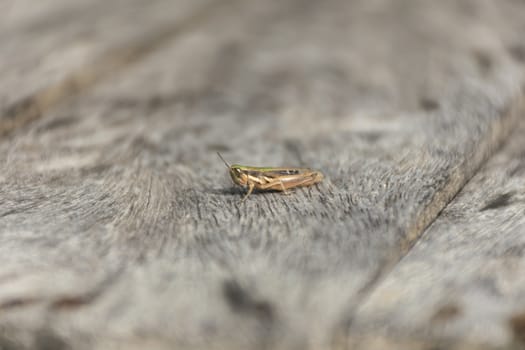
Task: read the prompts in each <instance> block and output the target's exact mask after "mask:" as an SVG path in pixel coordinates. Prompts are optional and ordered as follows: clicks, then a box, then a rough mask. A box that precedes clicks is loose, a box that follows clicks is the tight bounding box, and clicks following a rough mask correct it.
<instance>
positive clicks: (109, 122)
mask: <svg viewBox="0 0 525 350" xmlns="http://www.w3.org/2000/svg"><path fill="white" fill-rule="evenodd" d="M524 10H525V7H524V6H523V5H521V4H519V3H515V2H512V1H507V2H501V3H499V2H498V3H496V2H493V1H483V2H470V1H464V2H455V1H444V2H439V3H437V2H433V1H430V0H428V1H409V0H406V1H399V2H389V1H375V2H370V1H352V2H348V1H336V0H330V1H323V2H315V1H297V0H288V1H273V2H261V1H239V2H232V3H230V4H226V3H221V5H220V6H217V7H216V8H215V10H214V11H212V12H211V13H210V14H208V15H207V16H206V19H205V20H202V21H200V22H199V24H198V25H194V26H191V29H190V30H187V31H185V32H184V33H183V34H181V35H178V36H174V37H173V39H172V40H166V41H164V42H163V44H162V45H159V46H158V47H157V49H156V50H155V51H153V52H152V53H151V55H148V56H147V57H145V56H143V57H142V60H141V61H140V62H138V63H137V64H135V65H133V66H127V67H126V68H127V69H126V70H123V71H120V72H119V73H118V74H116V75H114V76H113V77H112V78H111V79H109V78H108V79H107V81H106V82H105V83H101V84H100V85H98V86H96V88H95V89H93V90H92V91H91V92H89V93H88V92H86V93H84V94H83V95H82V96H79V97H78V98H70V99H68V100H67V101H65V102H64V103H63V104H62V105H61V106H60V107H58V108H55V109H52V110H51V109H50V110H48V111H45V113H43V114H42V115H41V117H40V118H38V119H37V120H35V121H34V122H33V123H31V124H30V125H26V126H25V127H21V126H15V127H14V128H12V129H11V132H10V135H9V138H5V139H4V140H3V141H2V142H0V198H1V201H0V330H1V333H0V334H1V335H2V337H1V338H0V339H1V340H0V344H2V343H3V344H7V345H6V346H12V347H29V348H32V347H38V346H42V345H41V344H44V345H46V346H48V347H51V348H57V347H62V348H69V347H72V348H99V349H103V348H117V347H119V346H123V347H125V348H145V347H152V348H203V349H204V348H205V349H214V348H216V349H223V348H224V349H235V348H239V349H246V348H252V349H256V348H283V349H289V348H312V349H324V348H337V347H339V346H349V345H352V343H350V344H347V343H346V342H347V335H348V332H350V333H349V334H350V336H352V329H353V327H354V325H355V324H358V322H357V320H356V317H357V316H358V315H360V312H361V307H360V306H362V304H363V302H366V301H367V300H369V299H368V298H369V292H370V291H371V290H373V289H374V287H375V286H376V284H377V282H378V281H381V280H383V278H387V277H388V276H387V275H388V273H389V271H390V270H391V269H392V267H393V266H394V265H395V264H396V262H397V261H398V260H399V259H400V258H401V257H402V256H403V255H404V254H405V253H406V252H407V251H408V250H409V249H410V247H411V246H412V245H413V244H414V242H415V241H417V239H418V238H419V236H420V235H421V233H422V232H423V230H424V229H425V227H426V226H427V225H428V224H430V223H431V222H432V221H433V220H434V219H435V218H436V217H437V215H438V214H439V212H440V211H441V210H442V209H443V208H444V207H445V206H446V204H447V203H448V202H449V201H450V200H451V199H452V197H453V196H455V195H456V193H457V192H458V191H459V190H460V189H461V188H462V187H463V185H464V184H465V182H466V181H468V180H469V179H470V178H471V176H472V175H474V173H475V172H476V171H477V169H478V168H479V167H480V166H481V165H482V164H483V163H484V161H485V160H486V159H487V158H488V157H489V156H490V155H491V154H492V153H493V152H494V151H495V150H496V149H497V148H498V147H499V145H500V144H501V142H502V141H503V140H504V139H505V138H506V137H507V135H508V133H509V131H510V130H511V129H512V128H513V127H514V125H515V124H516V122H517V120H518V119H519V118H520V117H521V116H522V114H520V113H521V112H522V94H523V91H522V86H523V84H524V82H525V79H524V76H523V71H522V69H523V67H522V64H523V62H522V57H521V55H520V52H521V51H520V50H521V48H522V47H521V46H520V41H519V40H520V34H519V31H518V29H519V28H521V26H522V23H521V21H520V15H521V14H523V12H524ZM148 52H149V51H148ZM216 151H221V152H222V154H223V155H224V156H225V157H226V158H227V159H228V160H230V161H231V162H236V163H245V164H251V165H301V166H311V167H314V168H318V169H321V170H322V171H323V172H324V173H325V175H326V181H324V182H323V183H322V184H320V185H319V186H316V187H313V188H305V189H300V190H297V191H295V192H294V194H293V195H290V196H283V195H281V194H279V193H259V194H254V195H252V196H251V197H250V198H249V199H248V200H247V201H246V202H244V203H242V204H241V203H239V200H240V198H241V196H242V191H240V190H239V189H235V188H233V185H232V184H231V182H230V180H229V179H228V178H227V175H226V169H225V168H224V165H223V164H222V162H220V160H219V159H218V158H217V157H216V155H215V152H216ZM385 276H386V277H385ZM356 310H357V313H356Z"/></svg>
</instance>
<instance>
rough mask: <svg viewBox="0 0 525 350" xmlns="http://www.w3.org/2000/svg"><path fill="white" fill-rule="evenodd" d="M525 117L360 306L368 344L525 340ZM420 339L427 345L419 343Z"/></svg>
mask: <svg viewBox="0 0 525 350" xmlns="http://www.w3.org/2000/svg"><path fill="white" fill-rule="evenodd" d="M524 132H525V117H523V118H522V125H521V128H519V129H517V130H516V131H515V132H514V134H513V137H512V138H511V139H510V140H509V142H508V144H507V146H506V147H505V148H504V149H503V150H502V151H501V152H498V153H497V154H496V155H495V156H494V157H493V158H492V159H491V160H490V162H488V164H487V165H486V166H485V167H483V169H482V170H481V171H480V172H479V173H478V174H476V176H474V178H472V180H471V181H470V182H469V183H468V184H467V185H466V186H465V188H463V190H462V191H461V192H460V193H459V195H458V196H457V197H456V198H455V199H454V201H452V202H451V203H450V205H449V206H447V208H446V209H445V210H444V211H443V213H442V214H441V215H440V216H439V218H438V219H437V220H436V221H435V222H434V223H433V224H432V226H431V227H430V228H429V229H428V230H427V231H426V232H425V234H424V236H423V237H422V239H421V240H420V241H419V242H418V243H417V244H416V245H415V246H414V248H413V249H412V250H411V251H410V252H409V253H408V254H407V255H406V256H405V257H404V259H403V260H402V261H401V262H400V263H399V264H398V265H397V266H396V267H395V268H394V269H393V271H392V272H391V273H390V274H389V275H388V276H387V277H386V278H385V279H384V280H383V281H381V283H380V284H379V285H378V286H377V288H376V289H375V290H374V292H373V293H372V294H371V295H370V296H369V298H368V299H367V301H366V303H364V305H362V307H360V308H359V311H358V313H357V316H356V320H357V321H356V323H355V324H354V328H353V331H354V332H353V333H352V338H353V341H355V342H356V343H357V344H359V345H360V346H361V347H362V348H366V349H372V348H381V345H380V344H388V343H392V342H390V341H389V340H388V339H389V338H392V339H398V340H400V339H401V340H403V341H402V342H400V344H399V346H398V348H400V349H405V348H406V346H407V343H410V344H412V345H413V346H414V347H415V348H420V349H422V348H425V349H426V348H428V346H429V343H433V344H440V345H443V346H446V347H447V348H458V349H462V348H472V349H484V348H486V349H496V348H499V349H509V348H516V349H519V348H522V347H523V346H524V344H525V343H524V339H525V338H524V334H525V332H524V328H523V325H524V315H525V287H524V286H525V281H524V276H525V259H524V247H525V235H524V232H525V215H524V214H525V158H524V157H523V156H524V154H525V138H524V137H523V133H524ZM415 344H419V346H415Z"/></svg>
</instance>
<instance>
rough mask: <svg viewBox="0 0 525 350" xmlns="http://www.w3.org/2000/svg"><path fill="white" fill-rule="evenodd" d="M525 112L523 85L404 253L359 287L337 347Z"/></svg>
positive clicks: (424, 216)
mask: <svg viewBox="0 0 525 350" xmlns="http://www.w3.org/2000/svg"><path fill="white" fill-rule="evenodd" d="M523 113H525V94H524V91H523V88H522V91H521V93H520V95H518V96H517V97H516V98H515V99H514V100H513V101H511V103H510V106H509V108H508V109H507V110H506V111H505V112H504V113H503V114H504V115H506V116H505V117H502V118H501V119H498V120H496V122H495V123H493V124H492V126H491V128H490V130H489V134H488V135H487V137H485V138H484V139H483V140H482V141H481V142H480V144H479V145H478V147H477V149H478V150H479V151H478V152H475V153H474V156H473V157H471V158H466V159H465V160H464V161H463V164H462V166H460V167H458V168H457V170H456V171H453V172H452V173H451V176H450V180H449V181H448V182H447V184H446V185H445V186H444V187H443V189H442V190H441V191H439V192H437V193H436V195H435V196H434V197H433V198H432V201H431V203H430V204H429V205H428V206H426V207H425V208H424V209H423V210H422V212H421V213H420V215H418V216H417V218H416V221H415V222H414V223H413V224H412V225H410V226H409V228H408V230H407V231H406V235H405V237H406V239H405V240H403V241H402V242H401V244H402V246H401V249H400V254H399V255H396V256H391V257H387V258H386V259H385V261H383V262H382V263H381V264H380V265H381V266H382V268H380V269H379V270H378V271H377V273H376V274H375V275H374V276H373V277H372V278H371V279H370V281H369V282H368V283H366V284H365V285H364V286H363V287H362V288H361V289H360V290H359V292H358V294H357V295H356V297H355V299H354V301H353V302H352V306H351V307H350V310H348V312H347V314H349V316H348V317H344V318H343V320H342V322H341V324H340V328H339V329H336V331H335V334H334V337H333V348H336V349H338V348H341V345H342V346H343V348H345V349H348V348H352V346H353V345H349V339H350V338H349V337H351V334H350V332H351V329H352V324H353V321H354V315H356V314H357V310H358V309H359V307H360V305H363V304H365V302H366V300H367V298H368V297H369V296H370V295H371V294H372V293H373V291H374V290H375V289H376V288H377V287H378V286H379V285H380V283H381V281H382V280H383V279H385V278H386V277H387V275H388V274H389V272H390V271H392V270H393V269H394V267H395V266H396V265H397V264H399V263H400V262H401V261H402V260H403V258H404V257H405V256H406V255H407V254H408V253H409V251H410V250H411V249H412V247H413V246H414V245H415V244H416V242H417V241H418V240H419V239H420V238H421V237H422V236H423V235H424V233H425V231H426V230H427V229H428V227H429V226H430V225H431V224H432V223H433V222H434V221H435V220H436V219H437V218H438V217H439V215H440V214H441V212H442V211H443V210H444V209H445V208H446V207H447V205H448V204H449V203H450V202H451V201H452V200H453V199H454V198H455V197H456V196H457V194H458V193H459V192H460V191H461V189H462V188H463V187H465V185H466V184H467V183H468V182H469V181H470V179H472V177H474V175H476V173H478V172H479V170H480V169H481V168H482V167H483V165H484V164H485V163H486V162H487V161H488V160H489V159H490V158H491V157H492V156H493V155H495V154H496V153H497V152H499V151H500V150H501V149H502V147H503V146H504V145H505V143H506V142H505V139H506V138H507V137H508V136H509V135H510V134H511V132H512V130H513V128H514V127H515V126H516V124H517V123H518V120H519V118H520V116H521V115H523ZM465 169H467V171H465ZM354 345H355V344H354Z"/></svg>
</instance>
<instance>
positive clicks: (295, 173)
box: [217, 152, 324, 202]
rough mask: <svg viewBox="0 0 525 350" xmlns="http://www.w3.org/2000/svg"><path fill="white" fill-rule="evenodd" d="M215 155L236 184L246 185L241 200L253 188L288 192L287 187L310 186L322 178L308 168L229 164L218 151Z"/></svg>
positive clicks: (319, 174) (315, 171) (320, 174)
mask: <svg viewBox="0 0 525 350" xmlns="http://www.w3.org/2000/svg"><path fill="white" fill-rule="evenodd" d="M217 155H218V156H219V158H221V160H222V161H223V162H224V164H226V166H227V167H228V170H229V172H230V176H231V178H232V180H233V182H234V183H235V184H236V185H239V186H242V187H247V188H248V192H247V193H246V195H245V196H244V197H243V199H242V200H241V202H244V201H245V200H246V198H248V196H249V195H250V194H251V193H252V192H253V189H257V190H262V191H269V190H273V191H282V192H284V193H285V194H287V193H288V191H287V190H288V189H291V188H295V187H301V186H311V185H314V184H316V183H318V182H321V181H322V180H323V177H324V176H323V174H322V173H321V172H320V171H317V170H312V169H308V168H288V167H283V168H274V167H254V166H246V165H239V164H233V165H230V164H228V162H227V161H226V160H224V158H223V157H222V156H221V154H220V153H219V152H217Z"/></svg>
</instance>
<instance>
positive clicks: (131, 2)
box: [0, 0, 214, 136]
mask: <svg viewBox="0 0 525 350" xmlns="http://www.w3.org/2000/svg"><path fill="white" fill-rule="evenodd" d="M32 3H33V2H28V1H20V2H16V3H15V2H13V3H11V4H6V5H4V6H5V7H6V9H5V11H4V12H2V19H3V22H2V24H1V27H0V29H1V31H0V80H1V81H2V84H1V85H0V135H1V136H5V135H6V134H8V133H9V132H11V131H12V130H13V129H14V128H17V127H20V126H23V125H25V124H26V123H28V122H30V121H32V120H34V119H37V118H39V117H40V116H41V115H42V114H43V113H44V112H45V111H46V110H47V109H49V108H52V107H53V106H54V105H56V104H57V103H59V102H60V101H62V100H64V99H66V98H68V97H70V96H72V95H75V94H77V93H79V92H81V91H83V90H84V89H86V88H88V87H89V86H91V85H92V84H93V83H95V82H96V81H98V80H99V79H101V78H107V76H108V75H111V74H113V73H114V72H115V71H117V70H119V69H121V68H123V67H125V66H126V65H127V64H129V63H130V62H133V61H135V60H137V59H138V58H140V57H141V56H142V55H145V54H147V53H148V52H149V51H151V50H153V49H154V48H155V47H157V46H158V45H161V44H162V42H163V41H164V40H166V39H168V38H172V37H174V36H176V35H178V34H179V33H180V32H181V31H184V30H185V29H186V27H190V26H191V25H194V24H195V23H194V22H198V20H200V19H201V17H202V16H203V15H205V14H207V12H208V11H211V10H212V9H213V6H212V5H214V4H213V3H212V2H211V1H206V0H197V1H186V0H178V1H176V2H173V1H163V0H155V1H148V2H144V1H136V0H113V1H109V2H108V1H85V0H76V1H63V0H53V1H50V2H49V3H48V2H46V3H45V4H47V5H42V4H37V5H33V4H32Z"/></svg>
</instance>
